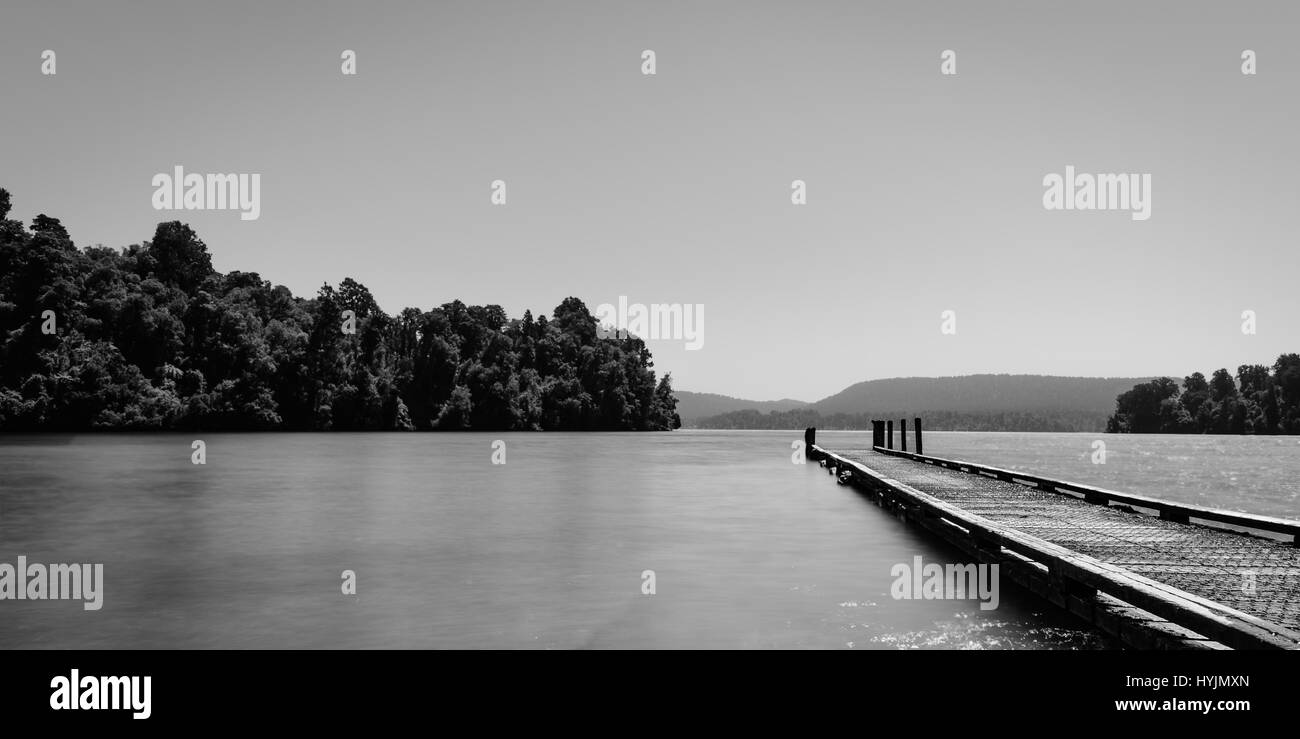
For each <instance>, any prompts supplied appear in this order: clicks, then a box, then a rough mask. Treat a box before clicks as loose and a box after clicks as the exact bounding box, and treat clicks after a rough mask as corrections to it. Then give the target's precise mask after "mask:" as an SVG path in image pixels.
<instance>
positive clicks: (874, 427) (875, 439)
mask: <svg viewBox="0 0 1300 739" xmlns="http://www.w3.org/2000/svg"><path fill="white" fill-rule="evenodd" d="M881 436H883V434H881V433H880V421H877V420H875V419H872V421H871V446H872V447H878V446H880V444H881V442H882V439H881V438H880V437H881Z"/></svg>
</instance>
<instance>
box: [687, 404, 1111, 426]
mask: <svg viewBox="0 0 1300 739" xmlns="http://www.w3.org/2000/svg"><path fill="white" fill-rule="evenodd" d="M914 415H917V414H916V413H903V412H887V413H829V414H823V413H819V412H817V411H815V410H811V409H808V408H796V409H794V410H789V411H772V412H770V413H760V412H758V411H756V410H748V409H747V410H742V411H731V412H730V413H721V414H718V415H716V416H708V417H706V418H701V419H698V420H697V421H695V422H694V423H692V424H690V425H692V426H695V427H698V428H706V429H802V428H807V427H809V426H815V427H817V428H819V429H827V430H849V431H865V430H869V429H870V428H871V420H872V419H880V420H889V419H891V418H892V419H894V421H896V422H897V421H898V420H899V419H902V418H906V419H908V421H909V423H910V422H911V419H912V417H913V416H914ZM920 416H921V421H922V424H923V425H924V427H925V428H926V429H928V430H931V431H1100V430H1101V429H1102V427H1103V426H1104V425H1105V423H1106V414H1105V413H1104V412H1102V413H1096V412H1092V411H1075V410H1055V411H1053V410H1044V411H1033V412H1022V411H1008V412H1005V413H1003V412H993V411H976V412H954V411H925V412H924V413H921V414H920ZM894 425H895V426H896V427H897V426H898V424H897V423H895V424H894Z"/></svg>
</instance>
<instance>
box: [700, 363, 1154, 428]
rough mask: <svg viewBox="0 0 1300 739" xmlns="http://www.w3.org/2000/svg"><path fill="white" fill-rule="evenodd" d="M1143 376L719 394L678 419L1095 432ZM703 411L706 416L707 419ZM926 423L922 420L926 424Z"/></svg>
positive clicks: (982, 379)
mask: <svg viewBox="0 0 1300 739" xmlns="http://www.w3.org/2000/svg"><path fill="white" fill-rule="evenodd" d="M1149 379H1150V378H1146V377H1054V376H1050V375H964V376H959V377H895V378H890V379H885V380H869V381H867V382H859V383H857V384H855V385H851V386H849V387H848V388H845V389H844V390H842V391H840V392H838V393H836V394H834V395H832V396H830V397H828V398H823V399H822V400H819V401H817V402H815V403H800V402H799V401H792V400H779V401H760V402H756V401H745V400H739V399H737V398H728V397H726V396H723V395H700V394H696V393H684V392H681V391H678V392H677V393H676V395H677V397H678V399H679V401H680V399H681V398H683V396H693V398H692V400H694V399H695V398H700V399H709V400H708V402H701V403H699V404H698V405H697V404H692V405H691V406H690V411H691V413H690V414H689V415H688V413H687V412H683V411H682V407H683V404H682V403H681V402H679V404H678V412H679V414H680V415H681V418H682V425H683V426H695V427H701V428H756V429H757V428H801V427H803V426H808V425H820V426H822V427H824V428H869V422H870V419H871V418H893V417H895V416H900V415H902V414H906V415H909V416H910V415H912V414H915V415H918V416H921V417H922V418H923V419H926V420H928V421H929V423H928V427H929V428H932V429H935V430H939V429H951V430H978V431H1101V430H1102V429H1103V428H1104V427H1105V421H1106V418H1107V416H1109V415H1110V414H1111V413H1113V412H1114V410H1115V398H1116V396H1118V395H1119V394H1120V393H1123V392H1126V391H1128V390H1131V389H1132V388H1133V386H1134V385H1137V384H1139V383H1143V382H1146V381H1147V380H1149ZM709 411H712V412H711V413H710V412H709ZM927 416H928V418H927Z"/></svg>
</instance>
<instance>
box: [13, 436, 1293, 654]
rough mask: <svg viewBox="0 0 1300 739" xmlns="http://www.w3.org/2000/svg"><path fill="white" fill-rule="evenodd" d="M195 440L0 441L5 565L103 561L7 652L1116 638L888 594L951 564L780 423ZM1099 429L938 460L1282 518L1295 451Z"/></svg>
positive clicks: (963, 450)
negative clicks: (502, 460) (917, 573)
mask: <svg viewBox="0 0 1300 739" xmlns="http://www.w3.org/2000/svg"><path fill="white" fill-rule="evenodd" d="M818 437H819V441H820V442H821V443H823V444H825V445H827V446H863V445H865V444H866V442H867V440H868V438H869V434H866V433H847V432H845V433H835V432H820V433H819V434H818ZM192 438H193V436H181V435H143V434H142V435H130V434H126V435H121V434H119V435H39V436H15V435H7V436H5V435H0V563H3V562H8V563H10V564H15V563H16V561H17V557H18V556H19V555H26V556H27V558H28V561H29V562H62V563H70V562H92V563H103V564H104V585H103V589H104V598H103V607H102V609H101V610H99V611H85V610H83V609H82V607H81V604H80V603H79V602H74V601H14V600H0V648H20V647H36V648H83V647H88V648H121V647H144V648H170V647H197V648H270V647H277V648H281V647H282V648H382V647H392V648H428V647H433V648H453V647H470V648H587V647H589V648H663V647H681V648H856V649H872V648H876V649H881V648H883V649H897V648H975V649H980V648H1008V647H1010V648H1095V647H1100V646H1108V645H1109V643H1108V642H1106V641H1105V640H1104V639H1102V638H1101V637H1099V636H1097V635H1096V634H1094V633H1093V632H1091V631H1089V630H1087V629H1084V628H1080V627H1078V626H1077V625H1076V623H1075V622H1074V621H1072V620H1069V619H1068V618H1067V617H1065V616H1062V615H1060V614H1057V613H1056V612H1054V611H1053V610H1052V609H1051V608H1049V607H1046V606H1044V605H1043V604H1042V603H1041V602H1040V601H1038V600H1036V599H1033V598H1032V597H1029V596H1027V595H1025V594H1023V593H1021V592H1020V591H1018V590H1017V589H1015V587H1014V586H1013V585H1012V584H1010V583H1004V584H1003V587H1002V588H1001V592H1000V602H999V606H998V608H997V609H996V610H991V611H985V610H981V609H980V608H979V603H978V601H975V600H946V601H945V600H895V599H893V598H892V597H891V596H890V586H891V584H892V583H893V580H894V578H893V577H892V576H891V574H890V569H891V568H892V567H893V566H894V565H896V564H900V563H909V564H910V563H912V562H913V558H914V557H917V556H919V557H922V559H923V561H924V562H935V563H948V562H961V561H964V560H963V558H962V557H961V555H960V553H958V552H956V551H955V550H950V549H948V548H946V547H944V546H941V545H938V544H936V543H935V542H934V541H933V540H932V539H931V538H929V537H928V536H924V535H922V534H921V533H918V532H917V531H916V530H914V529H911V528H909V527H907V526H906V525H904V524H902V523H900V522H899V521H897V520H896V519H894V518H892V517H890V516H888V515H886V514H885V513H884V512H883V511H881V510H880V509H878V508H876V507H875V506H874V505H872V504H871V503H869V502H868V501H866V500H865V499H863V498H862V497H860V496H859V495H858V494H857V493H855V492H853V491H852V490H850V489H848V488H845V487H840V486H838V485H836V484H835V483H834V481H833V480H832V478H831V477H830V476H829V475H827V474H826V472H825V470H823V469H821V468H819V467H817V466H814V465H805V466H796V465H793V464H791V460H790V455H791V449H790V442H791V441H792V440H793V439H796V438H801V434H799V433H795V432H761V431H753V432H746V431H680V432H674V433H663V434H560V433H546V434H378V433H369V434H206V435H202V436H201V437H200V438H203V439H204V441H205V442H206V443H207V464H206V465H204V466H196V465H193V464H191V462H190V455H191V449H190V442H191V440H192ZM498 438H499V439H502V440H504V441H505V443H506V450H507V451H506V454H507V457H506V464H504V465H493V464H492V463H491V458H492V453H493V449H492V442H493V440H494V439H498ZM1093 438H1095V437H1094V436H1093V435H1079V434H961V433H951V434H944V433H931V434H927V438H926V451H927V452H929V453H932V454H937V455H944V456H952V457H959V458H964V459H969V460H971V461H982V462H988V463H994V464H1000V465H1003V466H1019V467H1024V468H1027V469H1038V470H1041V471H1044V472H1051V473H1055V474H1056V475H1058V476H1060V477H1063V478H1066V479H1074V480H1078V481H1084V482H1094V483H1098V484H1102V485H1105V486H1108V487H1115V488H1119V489H1123V490H1134V491H1137V492H1143V493H1147V494H1152V495H1164V496H1167V497H1171V498H1176V499H1179V500H1187V501H1191V502H1197V503H1203V504H1209V505H1217V506H1222V507H1228V508H1235V509H1240V510H1251V511H1256V512H1260V513H1272V514H1278V515H1295V513H1296V508H1297V505H1296V502H1297V487H1296V485H1297V482H1296V475H1295V473H1296V471H1297V470H1300V444H1297V443H1296V440H1295V439H1290V440H1286V439H1278V438H1274V439H1263V438H1261V439H1252V438H1209V437H1181V436H1180V437H1154V436H1146V437H1114V436H1111V437H1103V438H1104V439H1105V441H1106V443H1107V452H1108V455H1107V460H1106V464H1105V465H1104V466H1103V465H1093V464H1091V462H1090V461H1089V460H1090V457H1091V453H1092V449H1091V442H1092V440H1093ZM344 570H352V571H354V572H355V573H356V583H357V594H356V595H355V596H353V595H345V594H343V593H342V592H341V588H340V585H341V582H342V581H341V573H342V572H343V571H344ZM646 570H652V571H653V572H654V577H655V593H654V594H653V595H646V594H643V593H642V584H643V580H642V573H643V572H644V571H646Z"/></svg>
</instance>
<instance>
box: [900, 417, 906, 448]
mask: <svg viewBox="0 0 1300 739" xmlns="http://www.w3.org/2000/svg"><path fill="white" fill-rule="evenodd" d="M898 448H899V449H902V450H903V451H907V419H906V418H900V419H899V420H898Z"/></svg>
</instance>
